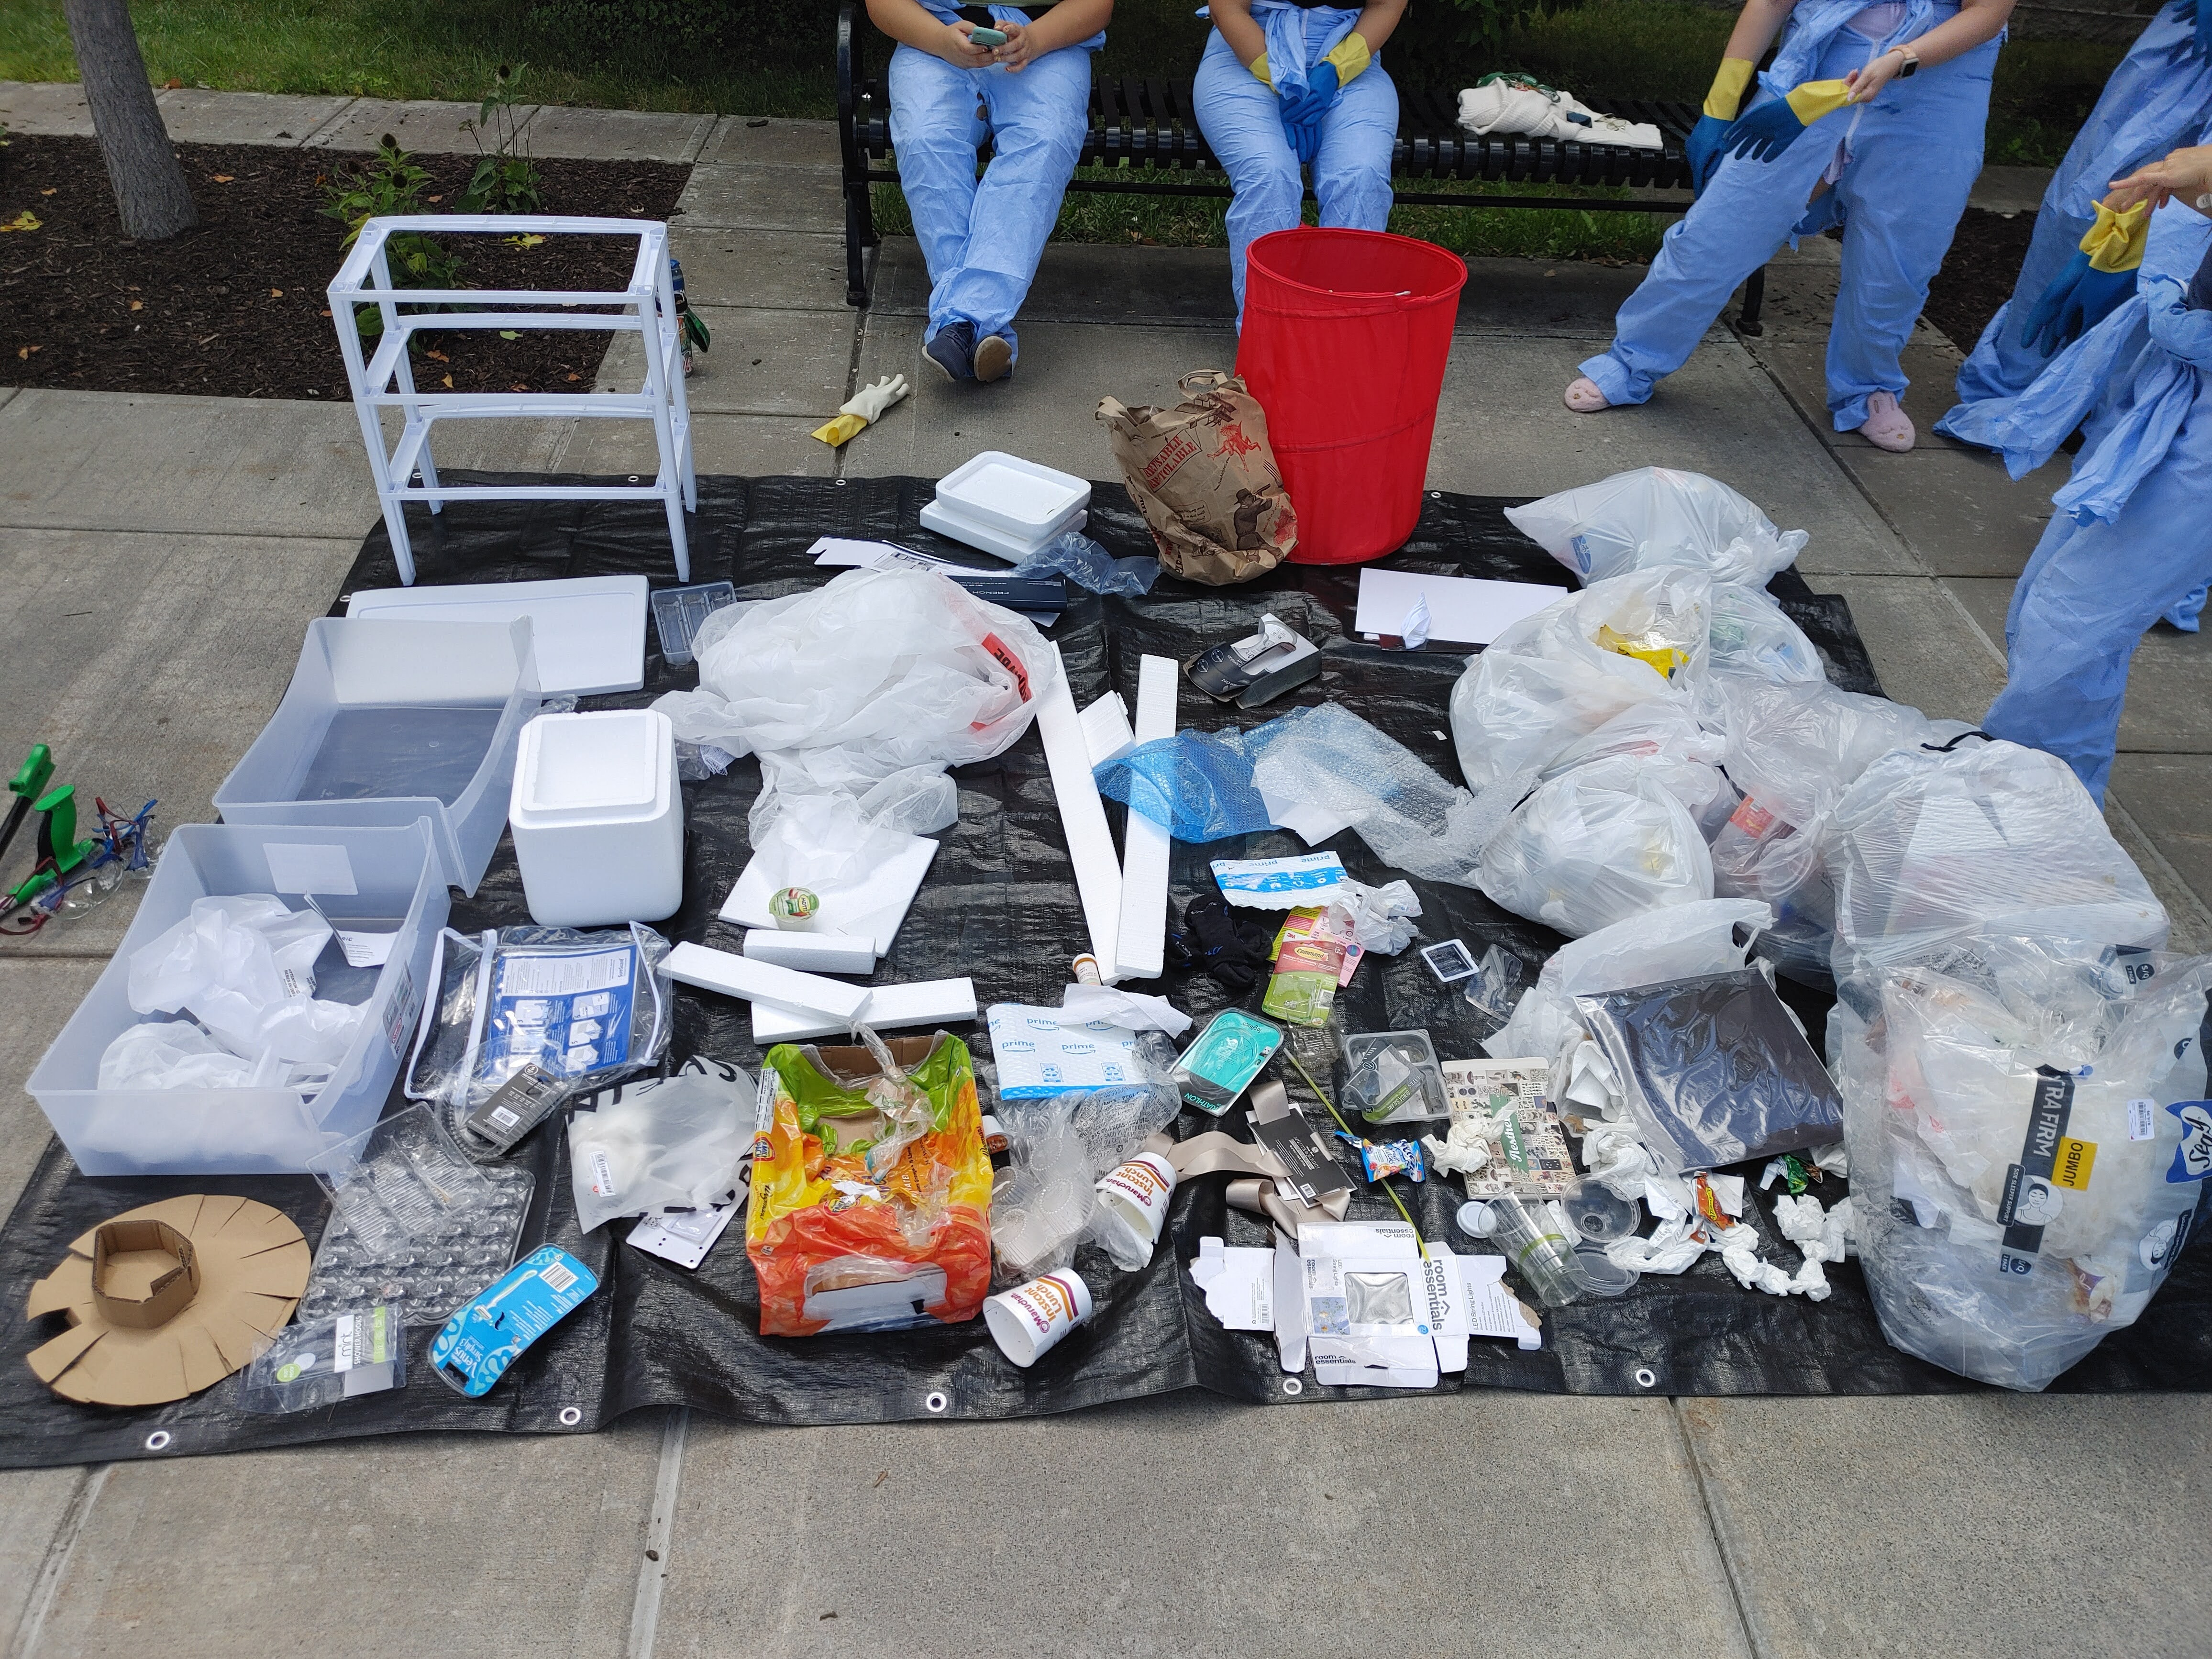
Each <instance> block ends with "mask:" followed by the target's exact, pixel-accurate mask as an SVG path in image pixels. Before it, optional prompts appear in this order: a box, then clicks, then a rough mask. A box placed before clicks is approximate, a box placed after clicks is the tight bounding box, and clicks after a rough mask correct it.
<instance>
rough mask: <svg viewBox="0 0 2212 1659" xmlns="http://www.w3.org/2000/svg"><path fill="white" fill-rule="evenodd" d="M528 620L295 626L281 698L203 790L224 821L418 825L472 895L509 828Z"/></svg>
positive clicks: (529, 658) (530, 681) (528, 692)
mask: <svg viewBox="0 0 2212 1659" xmlns="http://www.w3.org/2000/svg"><path fill="white" fill-rule="evenodd" d="M531 641H532V624H531V623H530V620H529V619H528V618H527V617H522V618H519V619H517V620H515V621H513V622H512V623H465V622H414V621H402V620H383V621H359V622H356V621H343V620H336V619H333V618H331V617H319V618H317V619H316V620H315V621H313V622H311V623H308V624H307V640H306V641H305V643H303V644H302V645H301V648H300V663H299V666H298V667H297V668H295V670H294V671H293V673H292V684H290V686H289V687H288V688H287V689H286V690H285V692H284V700H283V702H281V703H279V704H278V705H277V707H276V714H273V715H271V716H270V720H269V724H268V725H266V726H263V727H262V728H261V735H260V736H259V737H258V738H255V739H254V740H253V744H252V747H251V748H250V749H248V750H246V755H245V757H244V758H243V759H241V760H240V762H239V763H238V764H237V765H236V766H234V767H233V768H232V769H231V773H230V775H229V776H228V777H227V778H225V779H224V780H223V781H222V784H221V785H220V786H219V787H217V788H216V792H215V806H216V811H218V812H220V813H222V817H223V822H224V823H234V824H320V825H326V826H332V827H336V826H343V825H370V824H376V825H395V826H401V827H404V826H405V825H407V824H410V823H414V822H415V821H416V819H417V818H428V820H429V821H430V831H431V835H432V837H433V840H434V844H435V846H436V848H437V850H438V856H439V860H440V863H441V867H442V868H443V870H444V872H445V878H446V880H447V883H448V884H451V885H453V886H455V887H459V888H460V889H461V890H463V891H464V892H468V893H473V892H475V891H476V890H477V882H478V881H480V880H481V879H482V878H483V872H484V866H486V865H488V864H489V863H490V862H491V855H492V849H493V848H495V847H497V846H498V845H499V837H500V832H501V830H502V829H505V828H506V827H507V791H508V788H509V787H510V785H511V784H512V783H513V775H514V750H515V738H516V734H517V733H518V732H520V730H521V728H522V723H523V722H524V721H525V720H528V719H529V718H530V717H531V716H532V715H533V714H536V713H537V712H538V669H537V659H536V657H535V654H534V653H533V651H532V643H531Z"/></svg>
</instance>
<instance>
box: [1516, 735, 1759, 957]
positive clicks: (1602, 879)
mask: <svg viewBox="0 0 2212 1659" xmlns="http://www.w3.org/2000/svg"><path fill="white" fill-rule="evenodd" d="M1725 787H1727V785H1726V782H1725V781H1723V780H1722V779H1720V777H1719V776H1718V775H1717V774H1716V773H1715V772H1714V771H1713V769H1711V767H1709V766H1702V765H1699V763H1695V762H1692V761H1662V760H1646V759H1639V758H1636V757H1629V756H1614V757H1611V758H1608V759H1606V760H1596V761H1592V762H1590V763H1589V764H1588V765H1586V766H1578V767H1577V768H1576V769H1574V770H1573V771H1571V772H1568V773H1565V774H1564V775H1561V776H1559V777H1556V778H1553V780H1552V781H1550V782H1548V783H1546V784H1543V785H1542V786H1541V787H1539V788H1538V789H1537V790H1536V792H1535V793H1534V794H1532V795H1530V796H1529V797H1528V799H1527V800H1525V801H1523V802H1522V804H1521V805H1519V806H1518V807H1516V809H1515V810H1514V811H1513V814H1512V816H1511V817H1509V818H1507V820H1506V821H1505V823H1504V827H1503V828H1502V829H1499V830H1498V833H1497V834H1496V835H1495V836H1492V837H1491V840H1490V842H1489V844H1488V845H1486V847H1484V848H1483V849H1482V861H1481V866H1480V871H1479V872H1478V877H1477V882H1478V884H1479V885H1480V887H1481V889H1482V890H1483V891H1484V892H1485V893H1486V894H1487V895H1488V896H1490V898H1491V899H1492V901H1493V902H1496V903H1498V904H1502V905H1504V907H1505V908H1507V909H1509V910H1510V911H1512V912H1513V913H1514V914H1515V915H1521V916H1526V917H1528V919H1529V920H1530V921H1541V922H1542V923H1544V924H1545V925H1546V926H1547V927H1555V928H1557V929H1558V930H1559V932H1561V933H1565V934H1566V935H1568V936H1569V937H1570V938H1578V937H1580V936H1581V935H1582V934H1584V933H1595V932H1596V931H1597V930H1598V929H1599V928H1601V927H1607V926H1609V925H1610V924H1612V923H1613V922H1617V921H1626V920H1627V919H1628V918H1629V917H1631V916H1633V915H1637V914H1638V913H1639V912H1641V911H1644V910H1653V909H1659V908H1664V907H1666V906H1668V905H1677V904H1689V903H1692V902H1695V901H1697V900H1699V899H1709V898H1711V897H1712V896H1713V861H1712V856H1711V854H1710V853H1708V852H1707V851H1706V848H1705V836H1703V835H1702V834H1701V833H1700V832H1699V829H1698V821H1697V819H1696V818H1695V817H1693V816H1692V811H1691V808H1690V807H1689V806H1688V805H1685V799H1686V798H1687V799H1692V800H1699V801H1703V800H1705V799H1710V798H1711V794H1712V793H1713V792H1714V790H1715V789H1716V788H1725Z"/></svg>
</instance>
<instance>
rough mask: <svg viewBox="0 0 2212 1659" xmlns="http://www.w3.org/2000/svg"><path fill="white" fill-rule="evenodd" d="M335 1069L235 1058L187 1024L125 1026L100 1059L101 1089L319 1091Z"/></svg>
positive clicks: (269, 1057)
mask: <svg viewBox="0 0 2212 1659" xmlns="http://www.w3.org/2000/svg"><path fill="white" fill-rule="evenodd" d="M334 1069H335V1068H334V1067H332V1066H330V1065H328V1064H326V1063H322V1062H318V1061H312V1060H309V1061H300V1060H280V1059H278V1058H277V1057H276V1054H263V1055H262V1056H261V1057H260V1058H259V1059H258V1060H248V1059H246V1057H245V1056H244V1055H242V1054H233V1053H232V1052H231V1051H230V1050H229V1049H228V1048H224V1047H223V1046H222V1044H221V1043H220V1042H216V1040H215V1039H214V1038H213V1037H211V1036H209V1035H208V1034H207V1033H206V1032H205V1031H203V1030H200V1028H199V1027H198V1026H197V1025H195V1024H192V1022H191V1021H190V1020H188V1019H173V1020H148V1021H145V1022H143V1023H142V1024H137V1025H126V1026H125V1027H124V1028H123V1029H122V1030H120V1031H118V1032H117V1033H116V1035H115V1038H114V1040H113V1041H112V1042H110V1043H109V1044H108V1045H107V1048H106V1050H105V1051H104V1052H103V1053H102V1054H100V1087H101V1088H102V1089H297V1090H300V1091H301V1092H302V1093H306V1092H309V1091H313V1090H316V1089H319V1088H321V1087H322V1086H323V1085H324V1084H325V1083H327V1082H329V1081H330V1079H331V1072H332V1071H333V1070H334Z"/></svg>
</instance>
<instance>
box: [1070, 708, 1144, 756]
mask: <svg viewBox="0 0 2212 1659" xmlns="http://www.w3.org/2000/svg"><path fill="white" fill-rule="evenodd" d="M1081 719H1082V721H1083V741H1084V744H1085V746H1086V747H1088V748H1089V749H1090V750H1091V765H1092V766H1093V767H1100V766H1103V765H1105V764H1106V763H1107V762H1108V761H1113V760H1119V759H1121V757H1122V756H1124V755H1126V754H1127V753H1128V752H1129V751H1130V750H1132V749H1134V748H1135V747H1136V746H1137V733H1136V729H1135V728H1134V727H1133V726H1131V725H1130V724H1129V705H1128V704H1127V703H1126V702H1122V701H1121V693H1120V692H1119V691H1109V692H1108V693H1107V694H1106V695H1105V696H1103V697H1101V698H1099V699H1098V701H1097V702H1094V703H1092V704H1091V707H1090V708H1086V709H1085V710H1084V711H1083V714H1082V716H1081Z"/></svg>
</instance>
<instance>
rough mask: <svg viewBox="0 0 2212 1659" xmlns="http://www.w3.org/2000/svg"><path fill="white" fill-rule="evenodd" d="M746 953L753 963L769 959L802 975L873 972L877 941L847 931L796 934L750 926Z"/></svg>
mask: <svg viewBox="0 0 2212 1659" xmlns="http://www.w3.org/2000/svg"><path fill="white" fill-rule="evenodd" d="M745 955H746V956H747V957H750V959H751V960H753V961H755V962H772V963H775V965H776V966H777V967H779V968H795V969H798V970H799V972H800V973H802V974H872V973H874V972H875V971H876V942H875V941H874V940H873V939H856V938H854V937H853V936H852V935H850V934H848V933H787V932H785V931H784V930H783V929H781V928H776V927H753V928H749V929H747V930H746V933H745Z"/></svg>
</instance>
